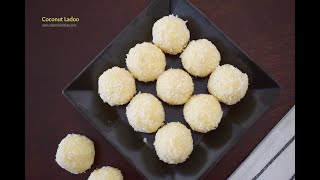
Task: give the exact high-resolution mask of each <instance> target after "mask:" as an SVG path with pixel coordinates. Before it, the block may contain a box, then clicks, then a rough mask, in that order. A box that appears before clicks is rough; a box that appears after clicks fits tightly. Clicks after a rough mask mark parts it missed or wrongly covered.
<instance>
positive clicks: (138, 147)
mask: <svg viewBox="0 0 320 180" xmlns="http://www.w3.org/2000/svg"><path fill="white" fill-rule="evenodd" d="M169 14H174V15H178V16H179V17H180V18H182V19H184V20H187V21H188V22H187V26H188V28H189V30H190V33H191V40H195V39H200V38H206V39H208V40H210V41H211V42H213V43H214V44H215V45H216V46H217V48H218V50H219V51H220V53H221V59H222V60H221V64H226V63H228V64H232V65H234V66H236V67H237V68H239V69H240V70H241V71H242V72H245V73H247V74H248V76H249V84H250V85H249V90H248V91H247V94H246V96H245V97H244V99H242V100H241V102H239V103H237V104H236V105H233V106H226V105H223V104H222V107H223V112H224V116H223V118H222V120H221V123H220V124H219V127H218V128H217V129H216V130H214V131H212V132H210V133H207V134H200V133H196V132H193V133H192V136H193V139H194V150H193V152H192V154H191V156H190V157H189V159H188V160H187V161H186V162H184V163H182V164H179V165H168V164H165V163H163V162H162V161H160V160H159V159H158V157H157V155H156V152H155V149H154V147H153V142H154V136H155V133H153V134H144V133H138V132H135V131H134V130H133V128H131V126H130V125H129V123H128V120H127V118H126V115H125V108H126V105H123V106H118V107H110V106H109V105H108V104H106V103H103V102H102V100H101V99H100V97H99V95H98V93H97V88H98V87H97V86H98V85H97V82H98V77H99V76H100V75H101V74H102V73H103V72H104V71H105V70H107V69H109V68H112V67H113V66H119V67H124V68H126V64H125V58H126V54H127V53H128V51H129V49H130V48H131V47H133V46H134V45H135V44H137V43H142V42H144V41H149V42H151V40H152V35H151V29H152V26H153V24H154V23H155V22H156V20H158V19H160V18H161V17H163V16H166V15H169ZM166 58H167V66H166V69H169V68H182V64H181V60H180V59H179V55H177V56H171V55H166ZM193 82H194V84H195V90H194V93H193V94H199V93H208V91H207V82H208V77H207V78H195V77H193ZM136 83H137V91H138V92H139V91H141V92H148V93H151V94H153V95H155V96H156V90H155V82H152V83H141V82H138V81H136ZM63 94H64V95H65V96H66V97H67V98H68V100H70V101H71V103H72V104H73V105H74V106H75V107H76V108H77V109H78V110H79V111H80V112H81V113H82V114H83V115H84V116H85V117H86V118H87V119H88V120H89V121H90V122H91V123H92V124H93V126H94V127H95V128H96V129H97V130H98V131H100V132H101V133H102V135H103V136H104V137H105V138H106V139H107V140H108V141H110V143H112V144H113V146H115V147H116V149H117V150H118V151H119V152H120V153H121V154H122V155H123V156H124V157H126V159H127V160H128V161H129V162H130V163H131V164H132V165H133V166H134V167H135V168H136V169H137V170H138V171H139V172H140V173H141V174H143V175H144V176H145V177H146V178H148V179H152V180H155V179H184V180H186V179H192V180H193V179H199V178H201V177H203V176H204V175H205V174H206V172H207V171H208V170H209V169H210V168H212V167H213V166H214V165H215V164H216V163H217V161H218V160H219V159H220V158H221V157H222V156H223V155H224V154H225V153H226V152H227V151H228V150H229V149H230V148H231V147H232V146H233V145H234V144H235V142H236V141H237V140H238V139H239V137H240V136H241V135H242V134H243V133H244V132H245V131H246V130H247V129H248V128H249V127H250V126H251V125H252V124H253V123H254V122H256V121H257V120H258V119H259V117H261V115H262V114H263V113H264V112H265V111H266V110H267V109H268V108H269V107H270V106H271V104H272V103H273V102H274V101H275V99H277V97H278V96H279V94H280V87H279V85H278V84H277V83H276V82H275V81H274V80H273V79H272V78H271V77H270V76H269V75H268V74H267V73H266V72H264V71H263V70H262V69H261V68H260V67H259V66H258V65H256V64H255V63H254V61H253V60H252V59H250V57H248V56H247V55H246V54H245V53H244V52H243V51H242V50H241V49H240V48H239V47H237V46H236V45H235V44H234V43H233V42H232V41H231V40H230V39H229V38H228V37H227V36H226V35H225V34H224V33H223V32H221V31H220V30H219V29H218V28H217V27H216V26H215V25H214V24H213V23H212V22H210V20H208V18H206V17H205V16H204V15H203V14H202V13H201V12H200V11H199V10H198V9H196V8H195V7H194V6H193V5H192V4H191V3H190V2H188V1H186V0H171V1H170V0H155V1H153V2H152V3H151V4H150V5H149V6H148V7H147V8H146V9H145V10H144V11H143V12H142V13H141V14H140V15H139V16H138V17H137V18H136V19H135V20H134V21H133V22H132V23H131V24H129V26H128V27H127V28H126V29H125V30H124V31H122V32H121V33H120V34H119V35H118V36H117V37H116V38H115V39H114V40H113V41H112V42H111V43H110V44H109V45H108V46H107V47H106V48H105V49H104V50H103V51H102V52H101V53H100V54H99V55H98V56H97V57H96V58H95V59H94V60H93V61H92V62H91V63H90V64H89V65H88V66H87V67H85V68H84V70H83V71H81V72H80V74H79V75H78V76H77V77H75V79H74V80H72V82H71V83H70V84H69V85H68V86H67V87H66V88H65V89H64V90H63ZM162 103H163V105H164V109H165V113H166V121H167V122H171V121H180V122H181V123H183V124H185V125H186V126H187V127H189V126H188V124H187V123H186V122H185V120H184V118H183V114H182V108H183V106H169V105H168V104H166V103H165V102H162ZM189 128H190V127H189ZM144 138H147V143H144V142H143V139H144Z"/></svg>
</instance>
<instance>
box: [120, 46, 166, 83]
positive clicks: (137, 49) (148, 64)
mask: <svg viewBox="0 0 320 180" xmlns="http://www.w3.org/2000/svg"><path fill="white" fill-rule="evenodd" d="M126 64H127V67H128V69H129V71H130V72H131V73H132V74H133V76H134V77H135V78H137V79H138V80H139V81H143V82H149V81H154V80H156V79H157V78H158V76H159V75H160V74H161V73H162V72H164V71H165V67H166V58H165V55H164V54H163V52H162V51H161V49H159V48H158V47H157V46H156V45H153V44H152V43H148V42H144V43H141V44H137V45H135V46H134V47H133V48H131V49H130V50H129V53H128V54H127V58H126Z"/></svg>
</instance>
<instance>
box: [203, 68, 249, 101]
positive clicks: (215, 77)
mask: <svg viewBox="0 0 320 180" xmlns="http://www.w3.org/2000/svg"><path fill="white" fill-rule="evenodd" d="M248 86H249V79H248V75H247V74H245V73H242V72H241V71H240V70H239V69H238V68H236V67H234V66H232V65H230V64H225V65H222V66H219V67H217V68H216V70H215V71H213V73H212V74H211V75H210V78H209V81H208V90H209V92H210V93H211V94H212V95H214V96H215V97H216V98H217V99H218V100H219V101H220V102H223V103H225V104H227V105H233V104H236V103H237V102H239V101H240V100H241V99H242V98H243V97H244V96H245V94H246V92H247V90H248Z"/></svg>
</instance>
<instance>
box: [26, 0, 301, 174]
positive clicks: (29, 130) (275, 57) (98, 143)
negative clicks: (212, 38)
mask: <svg viewBox="0 0 320 180" xmlns="http://www.w3.org/2000/svg"><path fill="white" fill-rule="evenodd" d="M149 3H150V1H149V0H136V1H126V0H117V1H114V0H105V1H97V0H95V1H76V0H70V1H63V0H55V1H40V0H30V1H26V60H25V62H26V63H25V64H26V67H25V69H26V77H25V79H26V92H25V95H26V102H25V106H26V107H25V110H26V120H25V121H26V127H25V128H26V133H25V141H26V145H25V146H26V150H25V155H26V156H25V168H26V169H25V170H26V174H25V177H26V179H30V180H31V179H32V180H35V179H39V180H43V179H59V180H62V179H69V180H72V179H87V177H88V176H89V173H90V172H91V171H89V172H87V173H84V174H80V175H73V174H71V173H69V172H67V171H65V170H62V169H61V168H60V167H59V166H58V165H57V164H56V162H55V153H56V149H57V145H58V143H59V142H60V140H61V139H62V138H64V137H65V136H66V135H67V134H68V133H79V134H84V135H86V136H88V137H89V138H91V139H92V140H93V141H94V142H95V148H96V158H95V163H94V165H93V168H94V169H95V168H97V167H101V166H103V165H111V166H115V167H118V168H120V169H121V170H122V172H123V174H124V177H125V179H142V176H141V175H140V174H139V173H138V172H137V171H136V170H135V169H134V167H132V166H131V165H130V164H129V163H128V162H127V160H125V159H124V158H123V157H122V156H121V155H120V153H119V152H118V151H117V150H116V149H115V148H114V147H113V146H112V145H111V144H110V143H109V142H108V141H106V140H105V139H104V138H103V136H102V135H101V134H100V133H99V132H98V131H97V130H96V129H95V128H94V127H93V126H92V125H91V124H90V123H89V122H88V121H87V120H85V118H84V117H83V116H82V115H81V114H80V113H79V112H78V111H77V110H76V109H75V108H74V106H72V105H71V104H70V103H69V102H68V100H67V99H66V98H65V97H64V96H63V95H62V94H61V91H62V89H63V88H64V87H65V86H66V85H67V84H68V82H69V81H70V80H71V79H73V78H74V77H75V76H76V75H77V74H78V73H79V72H80V71H81V70H82V69H83V68H84V67H85V66H86V65H87V64H88V63H89V62H90V61H91V60H92V59H93V58H94V57H95V56H96V55H97V54H98V53H99V52H100V51H101V50H102V49H103V48H104V47H105V46H106V45H107V44H108V43H109V42H110V41H112V39H113V38H114V37H115V36H116V35H117V34H118V33H119V32H121V31H122V30H123V29H124V28H125V27H126V26H127V25H128V24H129V23H130V22H131V21H132V20H133V19H134V18H135V17H136V16H137V15H138V14H139V13H140V12H141V11H142V10H143V9H144V8H145V7H146V6H147V5H148V4H149ZM192 3H193V4H194V5H195V6H196V7H197V8H199V9H200V10H201V11H202V12H203V13H204V14H205V15H206V16H208V18H209V19H211V20H212V21H213V22H214V23H215V24H216V25H217V26H218V27H219V28H220V29H221V30H222V31H224V32H225V33H226V34H227V35H228V36H229V37H230V38H231V39H232V40H233V41H234V42H235V43H236V44H237V45H239V47H240V48H242V49H243V50H244V51H245V52H247V54H248V55H249V56H251V57H252V58H253V59H254V60H255V61H256V62H257V63H258V64H259V65H261V66H262V67H263V68H264V69H265V70H266V71H267V72H269V73H270V74H271V75H272V76H273V77H274V78H275V79H276V80H277V81H278V82H279V83H280V84H281V86H282V88H283V92H282V96H281V98H280V99H279V100H278V101H277V102H276V103H275V104H274V106H273V107H272V108H271V109H270V110H269V111H268V112H267V113H266V114H265V115H264V116H263V118H262V119H261V120H259V121H258V122H257V123H256V124H255V125H254V126H253V127H252V128H251V129H250V130H249V131H247V133H246V134H245V135H244V136H243V137H242V138H241V139H240V141H239V142H238V143H237V144H236V145H235V146H234V148H233V149H232V150H231V151H229V152H228V153H227V154H226V155H225V156H224V157H223V158H222V159H221V160H220V161H219V163H218V164H217V165H216V166H215V167H214V168H213V169H212V170H211V171H210V172H209V173H208V174H207V176H206V177H205V179H213V178H215V179H226V178H227V177H228V176H229V175H230V174H231V173H232V172H233V171H234V170H235V169H236V168H237V167H238V166H239V164H240V163H241V162H242V161H243V160H244V159H245V158H246V157H247V156H248V155H249V153H250V152H251V151H252V150H253V149H254V148H255V146H256V145H257V144H258V143H259V142H260V141H261V140H262V139H263V138H264V137H265V136H266V135H267V133H268V132H269V131H270V130H271V129H272V128H273V127H274V126H275V124H276V123H277V122H278V121H279V120H280V119H281V118H282V117H283V116H284V115H285V113H286V112H287V111H288V110H289V109H290V108H291V107H292V106H293V105H294V104H295V22H294V18H295V14H294V13H295V10H294V9H295V2H294V1H293V0H282V1H277V0H261V1H255V0H238V1H233V0H225V1H220V0H192ZM43 16H46V17H50V16H55V17H57V16H58V17H60V16H74V17H79V18H80V22H79V23H78V27H76V28H43V27H41V18H42V17H43ZM91 170H92V169H91Z"/></svg>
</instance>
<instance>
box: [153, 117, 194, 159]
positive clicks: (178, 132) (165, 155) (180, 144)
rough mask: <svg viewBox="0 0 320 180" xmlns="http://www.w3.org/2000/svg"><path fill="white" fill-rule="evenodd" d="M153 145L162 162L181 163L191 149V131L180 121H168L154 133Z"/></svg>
mask: <svg viewBox="0 0 320 180" xmlns="http://www.w3.org/2000/svg"><path fill="white" fill-rule="evenodd" d="M154 147H155V149H156V153H157V155H158V157H159V159H160V160H162V161H163V162H165V163H168V164H179V163H183V162H184V161H186V160H187V159H188V157H189V156H190V154H191V153H192V150H193V140H192V136H191V131H190V129H188V128H187V127H186V126H185V125H183V124H181V123H180V122H171V123H168V124H166V125H164V126H163V127H162V128H160V129H159V130H158V132H157V133H156V136H155V141H154Z"/></svg>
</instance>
